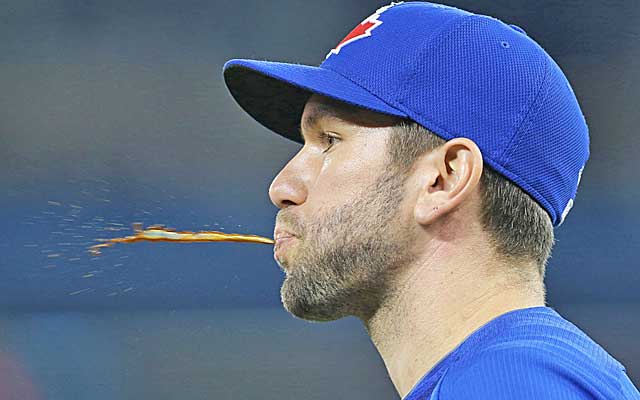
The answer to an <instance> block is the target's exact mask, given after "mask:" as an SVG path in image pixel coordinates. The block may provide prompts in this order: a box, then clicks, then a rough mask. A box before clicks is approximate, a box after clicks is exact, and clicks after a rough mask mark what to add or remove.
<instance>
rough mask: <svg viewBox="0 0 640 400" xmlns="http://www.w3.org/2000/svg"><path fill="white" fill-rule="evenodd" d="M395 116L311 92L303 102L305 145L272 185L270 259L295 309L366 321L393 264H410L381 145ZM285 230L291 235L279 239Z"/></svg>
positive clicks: (403, 219) (399, 179)
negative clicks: (282, 274) (275, 213)
mask: <svg viewBox="0 0 640 400" xmlns="http://www.w3.org/2000/svg"><path fill="white" fill-rule="evenodd" d="M396 122H397V120H396V119H395V118H393V117H389V116H383V115H381V114H376V113H372V112H369V111H365V110H356V109H351V108H348V107H345V106H344V105H342V104H341V103H337V102H334V101H331V100H329V99H326V98H324V97H321V96H317V95H314V96H313V97H311V99H310V100H309V101H308V102H307V104H306V107H305V109H304V112H303V115H302V119H301V125H302V127H301V129H302V133H303V136H304V138H305V145H304V147H303V148H302V149H301V150H300V151H299V152H298V154H296V156H295V157H294V158H293V159H291V161H289V163H288V164H287V165H286V166H285V167H284V168H283V170H282V171H281V172H280V173H279V174H278V176H277V177H276V178H275V179H274V181H273V183H272V184H271V188H270V189H269V196H270V197H271V200H272V201H273V203H274V204H275V205H276V206H278V207H279V208H280V209H281V211H280V212H279V213H278V216H277V218H276V240H277V241H276V247H275V253H274V256H275V258H276V260H277V262H278V264H279V265H280V266H281V268H282V269H283V270H284V271H285V273H286V279H285V281H284V283H283V285H282V288H281V297H282V303H283V305H284V307H285V308H286V309H287V310H288V311H289V312H290V313H292V314H293V315H295V316H297V317H299V318H303V319H308V320H318V321H327V320H334V319H339V318H342V317H344V316H348V315H355V316H358V317H361V318H366V317H367V316H369V315H371V313H372V312H374V311H375V310H376V309H377V307H378V305H379V304H380V302H381V301H382V300H383V299H384V296H385V293H387V289H388V285H389V283H390V279H391V275H390V274H391V272H392V271H393V269H394V268H396V267H398V266H400V265H402V264H404V263H406V262H408V259H409V257H410V251H409V249H410V247H411V244H412V243H411V236H410V234H409V233H408V232H409V230H408V229H406V226H407V224H408V223H409V215H410V214H409V213H406V212H403V207H402V205H401V203H402V199H403V197H404V196H403V193H404V177H405V176H404V174H403V173H399V172H396V171H395V169H393V168H391V166H390V165H389V162H388V156H387V148H386V141H387V138H388V136H389V133H390V131H391V126H392V125H393V124H395V123H396ZM329 137H331V138H335V139H331V138H329ZM282 231H285V232H287V233H290V234H292V235H294V237H292V238H289V239H284V240H278V236H279V232H282Z"/></svg>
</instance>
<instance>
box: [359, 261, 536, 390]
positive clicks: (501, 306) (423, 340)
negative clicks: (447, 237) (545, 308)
mask: <svg viewBox="0 0 640 400" xmlns="http://www.w3.org/2000/svg"><path fill="white" fill-rule="evenodd" d="M436 253H439V254H435V253H434V254H432V255H431V256H430V257H428V259H429V260H448V261H447V265H442V264H439V265H435V264H432V263H429V262H421V263H418V264H416V265H413V266H411V267H410V268H406V269H405V270H404V271H405V272H404V273H403V274H402V275H401V276H399V279H398V280H397V281H396V282H397V284H396V285H395V288H394V290H393V295H391V296H389V297H388V298H386V299H385V300H384V302H383V304H382V305H381V307H379V308H378V310H377V311H376V313H375V314H373V315H372V316H371V317H370V318H368V319H366V320H364V321H363V322H364V323H365V326H366V328H367V331H368V332H369V336H370V337H371V340H372V341H373V344H374V345H375V346H376V348H377V350H378V352H379V353H380V355H381V357H382V359H383V360H384V363H385V365H386V367H387V371H388V373H389V376H390V378H391V380H392V382H393V384H394V386H395V387H396V390H397V391H398V393H399V394H400V396H401V397H402V398H404V397H405V396H406V395H407V394H408V393H409V392H410V391H411V389H412V388H413V386H414V385H415V384H416V383H418V381H419V380H420V379H421V378H422V377H423V376H424V375H425V374H426V373H427V372H428V371H429V370H431V369H432V368H433V367H434V366H435V364H436V363H437V362H438V361H439V360H441V359H442V358H443V357H444V356H446V355H447V354H448V353H449V352H451V351H452V350H453V349H455V348H456V347H457V346H458V345H459V344H460V343H461V342H462V341H464V339H465V338H466V337H467V336H469V335H470V334H471V333H473V332H474V331H475V330H476V329H478V328H480V327H481V326H482V325H484V324H486V323H487V322H489V321H491V320H492V319H494V318H496V317H498V316H499V315H502V314H504V313H506V312H509V311H512V310H517V309H521V308H527V307H535V306H542V305H544V293H543V292H544V289H543V286H542V281H541V280H539V279H533V281H534V282H531V281H528V282H525V280H524V279H522V278H520V279H517V278H513V274H510V275H509V276H507V275H506V274H504V273H502V274H500V273H497V272H495V271H505V270H508V269H509V268H511V269H514V268H518V266H517V265H499V264H498V263H496V262H491V261H490V258H489V257H482V256H479V257H477V256H475V255H474V257H469V256H468V255H458V256H457V257H456V256H455V255H453V254H443V253H447V252H446V251H443V250H441V251H438V252H436ZM443 256H444V257H443ZM469 260H473V262H471V263H470V262H469ZM523 267H528V266H523Z"/></svg>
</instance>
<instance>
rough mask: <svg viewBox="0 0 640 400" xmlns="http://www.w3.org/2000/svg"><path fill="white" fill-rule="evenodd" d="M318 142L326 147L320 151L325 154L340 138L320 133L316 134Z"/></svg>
mask: <svg viewBox="0 0 640 400" xmlns="http://www.w3.org/2000/svg"><path fill="white" fill-rule="evenodd" d="M318 140H320V143H322V144H324V145H325V146H326V148H325V149H324V150H323V151H322V152H323V153H326V152H328V151H329V150H330V149H331V148H332V147H333V145H334V144H335V143H336V142H337V141H339V140H340V138H339V137H337V136H335V135H332V134H330V133H327V132H320V133H319V134H318Z"/></svg>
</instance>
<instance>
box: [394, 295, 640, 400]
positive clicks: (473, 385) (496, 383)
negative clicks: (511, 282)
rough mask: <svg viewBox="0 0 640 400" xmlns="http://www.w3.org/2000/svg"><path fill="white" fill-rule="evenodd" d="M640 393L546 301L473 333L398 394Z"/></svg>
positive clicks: (636, 399) (554, 398)
mask: <svg viewBox="0 0 640 400" xmlns="http://www.w3.org/2000/svg"><path fill="white" fill-rule="evenodd" d="M418 399H420V400H454V399H455V400H462V399H474V400H507V399H509V400H512V399H517V400H539V399H546V400H560V399H562V400H582V399H593V400H595V399H598V400H600V399H602V400H604V399H607V400H614V399H615V400H640V393H639V392H638V390H637V389H636V388H635V387H634V386H633V383H631V380H630V379H629V377H628V376H627V374H626V371H625V369H624V366H623V365H622V364H620V363H619V362H618V361H617V360H615V359H614V358H613V357H611V355H609V354H608V353H607V352H606V351H605V350H604V349H603V348H602V347H600V346H599V345H598V344H597V343H595V342H594V341H593V340H591V338H589V337H588V336H587V335H586V334H585V333H584V332H582V331H581V330H580V329H578V328H577V327H576V326H575V325H573V324H572V323H571V322H569V321H567V320H566V319H564V318H562V316H560V315H559V314H558V313H557V312H555V311H554V310H552V309H551V308H548V307H533V308H526V309H522V310H516V311H511V312H508V313H506V314H503V315H501V316H499V317H497V318H495V319H494V320H492V321H490V322H489V323H487V324H485V325H484V326H482V327H481V328H479V329H478V330H476V331H475V332H474V333H472V334H471V335H470V336H469V337H468V338H467V339H465V341H464V342H462V343H461V344H460V345H459V346H458V347H457V348H456V349H455V350H453V351H452V352H451V353H449V354H448V355H447V356H446V357H445V358H444V359H442V360H441V361H440V362H438V364H436V366H434V367H433V368H432V369H431V371H429V372H428V373H427V374H426V375H425V376H424V377H423V378H422V379H421V380H420V381H419V382H418V383H417V384H416V385H415V386H414V387H413V389H412V390H411V392H409V394H408V395H407V396H405V397H404V400H418Z"/></svg>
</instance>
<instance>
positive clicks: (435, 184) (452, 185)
mask: <svg viewBox="0 0 640 400" xmlns="http://www.w3.org/2000/svg"><path fill="white" fill-rule="evenodd" d="M429 164H431V165H430V167H431V168H429V171H430V172H429V173H428V176H426V179H425V180H423V183H424V186H423V187H422V188H421V190H420V194H419V196H418V199H417V201H416V205H415V208H414V218H415V220H416V222H418V223H419V224H421V225H430V224H433V223H434V222H435V221H436V220H437V219H439V218H441V217H442V216H444V215H446V214H448V213H449V212H451V211H453V210H454V209H456V208H457V207H458V206H459V205H461V204H462V203H463V202H464V201H465V200H466V199H468V198H469V197H470V195H471V194H472V193H473V192H474V191H475V189H476V187H477V186H478V182H479V181H480V176H481V175H482V168H483V162H482V152H481V151H480V149H479V148H478V146H477V145H476V144H475V143H474V142H473V141H472V140H470V139H467V138H456V139H452V140H450V141H448V142H447V143H445V144H444V145H442V146H441V147H440V148H438V149H437V150H435V151H434V152H432V154H431V155H430V157H429Z"/></svg>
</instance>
